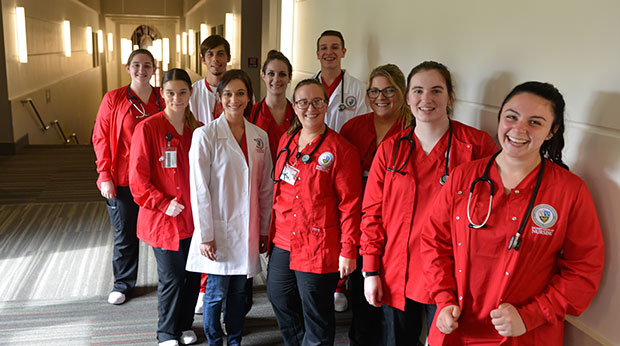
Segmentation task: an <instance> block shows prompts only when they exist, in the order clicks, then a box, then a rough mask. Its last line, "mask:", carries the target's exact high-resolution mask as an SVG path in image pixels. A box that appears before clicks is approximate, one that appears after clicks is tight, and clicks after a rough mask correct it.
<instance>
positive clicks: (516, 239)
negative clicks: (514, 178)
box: [467, 149, 545, 250]
mask: <svg viewBox="0 0 620 346" xmlns="http://www.w3.org/2000/svg"><path fill="white" fill-rule="evenodd" d="M501 152H502V150H501V149H500V150H499V151H498V152H496V153H495V154H493V156H491V158H490V159H489V162H488V163H487V166H486V167H485V168H484V172H483V173H482V176H481V177H479V178H476V179H475V180H474V181H473V182H472V183H471V188H470V189H469V199H468V200H467V220H468V221H469V228H474V229H479V228H483V227H486V224H487V221H488V220H489V216H491V205H492V204H493V196H494V195H495V186H494V185H493V182H492V181H491V179H489V169H491V165H492V164H493V161H495V158H496V157H497V155H499V153H501ZM544 171H545V158H544V157H541V166H540V171H538V177H537V178H536V185H535V186H534V192H533V193H532V197H531V198H530V202H529V204H528V205H527V210H525V214H524V215H523V220H521V225H520V226H519V230H518V231H517V233H516V234H515V235H513V236H512V238H510V242H509V243H508V250H510V249H514V250H519V247H521V239H522V238H521V235H522V234H523V229H525V224H527V219H528V215H530V213H531V212H532V208H533V207H534V201H535V200H536V196H537V195H538V189H539V188H540V182H541V181H542V176H543V172H544ZM480 181H482V182H485V183H488V184H489V187H490V188H491V191H490V197H489V210H488V211H487V216H486V218H485V219H484V221H483V222H482V223H481V224H478V225H476V224H474V222H473V221H472V220H471V216H470V214H469V205H470V203H471V196H472V195H473V193H474V188H475V187H476V183H478V182H480Z"/></svg>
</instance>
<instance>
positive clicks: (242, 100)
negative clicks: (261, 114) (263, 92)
mask: <svg viewBox="0 0 620 346" xmlns="http://www.w3.org/2000/svg"><path fill="white" fill-rule="evenodd" d="M220 99H221V101H222V107H223V108H224V115H225V116H226V118H227V119H236V118H237V117H243V112H244V111H245V108H246V107H247V106H248V103H249V102H250V96H249V95H248V89H247V87H246V86H245V83H243V81H242V80H240V79H233V80H231V81H230V82H228V84H226V86H224V88H223V90H222V94H221V95H220Z"/></svg>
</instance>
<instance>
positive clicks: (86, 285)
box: [0, 146, 350, 346]
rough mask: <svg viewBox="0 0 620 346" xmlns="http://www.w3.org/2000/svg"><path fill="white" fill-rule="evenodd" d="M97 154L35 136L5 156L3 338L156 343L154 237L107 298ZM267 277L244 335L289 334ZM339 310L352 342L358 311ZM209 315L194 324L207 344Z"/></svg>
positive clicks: (342, 329)
mask: <svg viewBox="0 0 620 346" xmlns="http://www.w3.org/2000/svg"><path fill="white" fill-rule="evenodd" d="M93 162H94V155H93V153H92V148H91V147H90V146H40V147H37V146H33V147H28V148H26V150H25V151H24V152H23V153H20V154H18V155H16V156H10V157H5V156H3V157H0V166H1V167H2V169H1V170H0V345H35V346H39V345H42V346H43V345H45V346H47V345H51V346H55V345H58V346H61V345H62V346H68V345H156V344H157V342H156V340H155V330H156V326H157V292H156V285H157V271H156V265H155V259H154V256H153V253H152V250H151V249H150V247H148V246H147V245H145V244H141V248H140V251H141V252H140V265H139V274H138V283H137V285H138V287H136V290H135V291H134V296H133V297H132V299H130V300H129V301H128V302H127V303H125V304H123V305H120V306H113V305H110V304H108V303H107V301H106V298H107V294H108V292H109V290H110V288H111V287H112V268H111V255H112V228H111V227H110V223H109V217H108V215H107V212H106V208H105V205H104V202H103V199H102V198H101V196H100V195H99V193H98V191H97V188H96V186H95V180H96V177H97V176H96V173H95V168H94V163H93ZM263 262H264V259H263ZM264 267H266V266H264ZM264 280H265V273H264V272H263V273H261V275H260V276H259V277H257V278H256V279H255V281H254V283H255V285H257V287H256V289H255V297H254V301H255V305H254V307H253V309H252V311H251V312H250V313H249V315H248V317H247V320H246V328H245V329H244V332H245V336H244V340H243V344H244V345H265V346H268V345H281V344H282V339H281V336H280V334H279V331H278V328H277V324H276V322H275V317H274V315H273V311H272V309H271V305H270V304H269V302H268V301H267V297H266V294H265V290H264ZM336 316H337V324H338V328H337V337H336V339H337V342H336V345H339V346H340V345H348V338H347V336H346V333H347V330H348V325H349V323H350V313H339V314H336ZM201 318H202V316H201V315H196V319H195V322H194V327H195V330H196V332H197V334H198V336H199V338H200V340H199V343H198V345H206V344H207V342H206V341H205V339H204V333H203V332H202V321H201Z"/></svg>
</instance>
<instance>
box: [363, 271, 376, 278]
mask: <svg viewBox="0 0 620 346" xmlns="http://www.w3.org/2000/svg"><path fill="white" fill-rule="evenodd" d="M377 275H379V271H378V270H377V271H376V272H362V276H363V277H364V278H367V277H369V276H377Z"/></svg>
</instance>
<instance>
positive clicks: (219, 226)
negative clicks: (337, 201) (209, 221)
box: [213, 220, 228, 262]
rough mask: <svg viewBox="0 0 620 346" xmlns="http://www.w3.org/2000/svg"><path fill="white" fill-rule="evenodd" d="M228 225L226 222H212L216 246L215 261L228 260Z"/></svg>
mask: <svg viewBox="0 0 620 346" xmlns="http://www.w3.org/2000/svg"><path fill="white" fill-rule="evenodd" d="M227 228H228V225H227V223H226V221H219V220H214V221H213V239H215V246H216V249H217V250H216V261H218V262H224V261H226V259H227V258H228V229H227Z"/></svg>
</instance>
